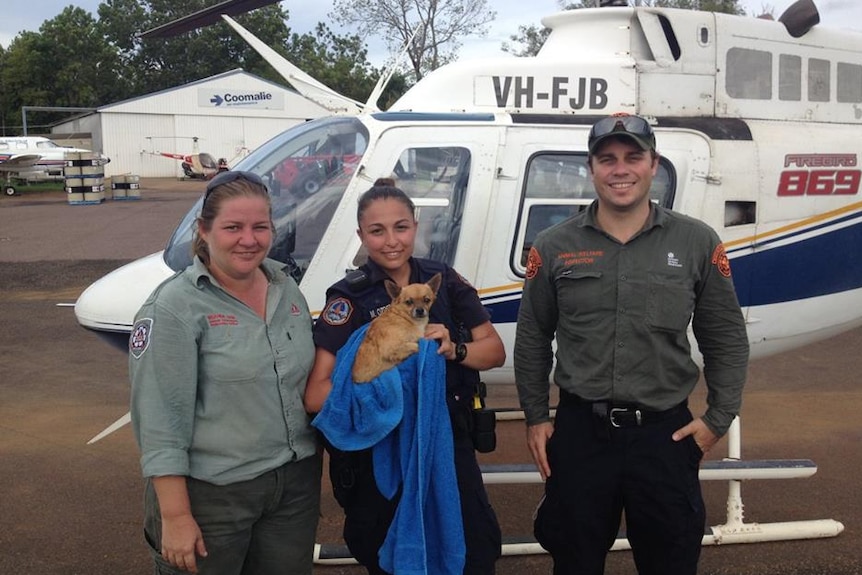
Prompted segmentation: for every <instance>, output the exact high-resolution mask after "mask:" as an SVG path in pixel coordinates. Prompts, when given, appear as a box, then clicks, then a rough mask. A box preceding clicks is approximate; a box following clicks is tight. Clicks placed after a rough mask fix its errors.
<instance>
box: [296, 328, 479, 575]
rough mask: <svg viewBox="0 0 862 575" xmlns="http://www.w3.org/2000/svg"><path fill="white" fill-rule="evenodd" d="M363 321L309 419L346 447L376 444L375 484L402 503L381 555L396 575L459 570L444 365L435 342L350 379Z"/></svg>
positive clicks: (460, 535)
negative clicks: (361, 379)
mask: <svg viewBox="0 0 862 575" xmlns="http://www.w3.org/2000/svg"><path fill="white" fill-rule="evenodd" d="M367 328H368V325H367V324H366V325H365V326H363V327H362V328H360V329H359V330H357V331H356V332H354V333H353V335H352V336H351V337H350V339H349V340H348V341H347V343H346V344H345V345H344V347H343V348H341V350H340V351H339V352H338V355H337V356H336V362H335V369H334V370H333V373H332V390H331V391H330V393H329V397H328V398H327V399H326V402H325V403H324V405H323V409H321V411H320V413H319V414H318V415H317V417H315V418H314V420H313V421H312V425H314V426H315V427H316V428H318V429H319V430H320V431H321V432H323V434H324V435H325V436H326V438H327V440H329V442H330V443H332V445H333V446H335V447H336V448H338V449H341V450H343V451H356V450H360V449H366V448H368V447H372V446H373V450H372V454H373V459H374V478H375V481H376V482H377V488H378V489H379V490H380V493H382V494H383V495H384V496H385V497H387V498H388V499H392V498H393V497H394V496H395V494H396V493H397V492H398V489H399V488H401V490H402V493H401V500H400V501H399V503H398V508H397V509H396V511H395V517H394V518H393V520H392V524H391V525H390V527H389V532H388V533H387V535H386V540H385V541H384V542H383V545H382V546H381V548H380V551H379V553H378V557H379V560H380V567H381V568H383V569H384V570H385V571H387V572H389V573H393V574H394V575H461V572H462V571H463V569H464V558H465V554H466V547H465V544H464V526H463V522H462V519H461V499H460V495H459V493H458V481H457V477H456V475H455V455H454V447H453V440H452V426H451V423H450V419H449V411H448V409H447V407H446V365H445V361H444V359H443V357H442V356H441V355H439V354H438V353H437V343H436V342H434V341H430V340H425V339H423V340H420V342H419V353H416V354H413V355H412V356H410V357H409V358H407V359H406V360H404V361H403V362H402V363H401V364H400V365H398V366H396V367H394V368H392V369H390V370H388V371H386V372H384V373H382V374H380V375H379V376H378V377H377V378H375V379H374V380H373V381H371V382H369V383H364V384H358V385H357V384H354V383H353V379H352V377H351V370H352V368H353V359H354V357H355V356H356V350H357V349H358V347H359V344H360V343H361V341H362V338H363V337H364V336H365V331H366V330H367Z"/></svg>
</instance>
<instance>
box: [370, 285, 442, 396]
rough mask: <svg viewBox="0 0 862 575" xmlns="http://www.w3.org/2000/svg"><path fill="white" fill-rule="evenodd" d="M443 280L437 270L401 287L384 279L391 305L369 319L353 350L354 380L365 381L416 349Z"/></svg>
mask: <svg viewBox="0 0 862 575" xmlns="http://www.w3.org/2000/svg"><path fill="white" fill-rule="evenodd" d="M442 279H443V278H442V276H441V275H440V274H439V273H438V274H436V275H434V277H432V278H431V279H430V280H428V283H424V284H421V283H420V284H410V285H408V286H405V287H404V288H399V287H398V285H397V284H396V283H395V282H393V281H390V280H386V292H387V293H388V294H389V296H390V297H391V298H392V304H391V305H390V306H389V307H388V308H386V310H385V311H384V312H383V313H381V314H380V315H379V316H377V317H376V318H374V319H373V320H372V321H371V324H370V325H369V326H368V331H367V332H365V338H364V339H363V340H362V343H361V344H359V349H358V350H356V359H355V360H354V361H353V381H354V382H355V383H368V382H369V381H371V380H372V379H374V378H375V377H377V376H378V375H380V374H381V373H383V372H384V371H386V370H387V369H390V368H392V367H395V366H396V365H398V364H399V363H401V362H402V361H404V360H405V359H407V358H408V357H409V356H410V355H412V354H414V353H416V352H417V351H419V339H420V338H422V337H423V336H424V335H425V327H426V326H427V325H428V315H429V311H430V309H431V306H432V305H433V304H434V300H435V299H437V290H438V289H440V282H441V281H442Z"/></svg>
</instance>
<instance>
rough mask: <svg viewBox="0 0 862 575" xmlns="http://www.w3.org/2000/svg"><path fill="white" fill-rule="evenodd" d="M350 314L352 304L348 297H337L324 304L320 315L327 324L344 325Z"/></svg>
mask: <svg viewBox="0 0 862 575" xmlns="http://www.w3.org/2000/svg"><path fill="white" fill-rule="evenodd" d="M351 315H353V304H352V303H351V302H350V300H349V299H347V298H344V297H339V298H335V299H334V300H332V301H331V302H329V303H328V304H326V309H324V310H323V313H322V314H320V317H322V318H323V321H325V322H326V323H328V324H329V325H344V324H345V323H347V320H349V319H350V316H351Z"/></svg>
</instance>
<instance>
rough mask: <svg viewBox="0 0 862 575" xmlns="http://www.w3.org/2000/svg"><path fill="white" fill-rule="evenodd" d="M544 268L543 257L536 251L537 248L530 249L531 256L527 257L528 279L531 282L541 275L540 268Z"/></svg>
mask: <svg viewBox="0 0 862 575" xmlns="http://www.w3.org/2000/svg"><path fill="white" fill-rule="evenodd" d="M540 267H542V256H540V255H539V252H538V251H536V248H533V247H531V248H530V254H529V255H528V256H527V279H528V280H531V279H533V278H534V277H536V274H538V273H539V268H540Z"/></svg>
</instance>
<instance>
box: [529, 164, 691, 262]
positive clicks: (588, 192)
mask: <svg viewBox="0 0 862 575" xmlns="http://www.w3.org/2000/svg"><path fill="white" fill-rule="evenodd" d="M673 174H674V171H673V167H672V166H671V165H670V163H669V162H668V161H667V160H666V159H665V158H660V159H659V166H658V171H657V172H656V175H655V176H654V177H653V181H652V187H651V188H650V198H651V199H652V201H654V202H656V203H658V204H659V205H662V206H665V207H668V208H669V207H671V205H672V203H673V189H674V185H675V184H674V175H673ZM594 199H596V190H595V188H594V187H593V181H592V178H591V177H590V170H589V167H588V165H587V155H586V154H584V153H576V154H575V153H541V154H536V155H534V156H533V157H532V158H530V160H529V164H528V168H527V177H526V179H525V181H524V197H523V200H522V204H521V215H520V218H519V224H518V230H517V231H516V236H515V237H516V242H515V243H516V247H515V250H514V253H513V258H512V265H513V268H514V270H515V271H516V272H517V273H519V274H520V275H523V274H524V271H525V269H526V265H527V254H528V253H529V251H530V247H531V246H532V245H533V241H534V240H535V239H536V236H537V235H538V234H539V232H541V231H542V230H544V229H545V228H548V227H551V226H553V225H556V224H558V223H560V222H562V221H564V220H566V219H568V218H570V217H572V216H574V215H575V214H577V213H578V212H580V211H581V210H583V209H585V208H586V206H588V205H589V204H590V203H592V201H593V200H594Z"/></svg>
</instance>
